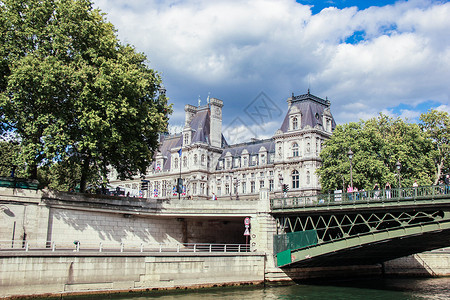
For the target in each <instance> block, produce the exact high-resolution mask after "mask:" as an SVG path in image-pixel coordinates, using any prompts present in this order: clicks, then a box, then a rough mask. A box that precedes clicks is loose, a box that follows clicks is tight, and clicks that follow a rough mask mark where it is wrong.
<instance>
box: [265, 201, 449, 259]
mask: <svg viewBox="0 0 450 300" xmlns="http://www.w3.org/2000/svg"><path fill="white" fill-rule="evenodd" d="M433 194H434V193H428V195H433ZM345 196H346V195H344V197H345ZM272 213H273V215H274V217H275V219H276V221H277V226H278V233H279V234H278V235H276V236H275V237H274V252H275V254H276V255H277V264H278V266H285V265H296V266H324V265H328V266H330V265H357V264H374V263H381V262H383V261H387V260H390V259H394V258H397V257H403V256H406V255H410V254H414V253H419V252H423V251H428V250H433V249H438V248H443V247H448V246H450V195H448V194H439V195H438V198H437V199H436V197H428V198H426V197H422V198H420V199H418V198H405V199H392V197H391V198H389V199H376V201H372V202H370V203H369V202H359V203H358V202H355V201H353V203H350V202H346V203H339V204H337V205H333V206H331V205H326V207H320V206H317V205H314V206H313V207H311V206H310V207H306V206H304V207H299V206H298V205H297V206H296V207H294V208H292V207H291V208H288V209H283V210H278V211H276V210H273V212H272Z"/></svg>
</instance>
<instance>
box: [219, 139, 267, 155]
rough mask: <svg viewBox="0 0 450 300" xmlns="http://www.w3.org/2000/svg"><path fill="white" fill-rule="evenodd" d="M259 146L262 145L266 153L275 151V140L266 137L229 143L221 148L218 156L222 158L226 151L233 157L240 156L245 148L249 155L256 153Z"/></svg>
mask: <svg viewBox="0 0 450 300" xmlns="http://www.w3.org/2000/svg"><path fill="white" fill-rule="evenodd" d="M261 147H264V148H265V149H266V150H267V152H268V153H271V152H275V141H274V140H273V139H266V140H257V141H252V142H247V143H241V144H235V145H229V146H227V147H225V148H224V149H223V152H222V156H221V157H220V158H224V157H225V155H227V153H230V154H231V155H232V156H233V157H240V156H241V153H242V151H244V150H247V151H248V154H249V155H256V154H258V153H259V150H260V149H261Z"/></svg>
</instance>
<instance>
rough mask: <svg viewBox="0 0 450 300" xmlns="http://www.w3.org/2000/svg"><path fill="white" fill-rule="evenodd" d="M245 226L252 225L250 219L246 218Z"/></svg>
mask: <svg viewBox="0 0 450 300" xmlns="http://www.w3.org/2000/svg"><path fill="white" fill-rule="evenodd" d="M244 225H250V218H249V217H246V218H245V219H244Z"/></svg>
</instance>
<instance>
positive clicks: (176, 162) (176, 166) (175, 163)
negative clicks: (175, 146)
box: [173, 158, 178, 168]
mask: <svg viewBox="0 0 450 300" xmlns="http://www.w3.org/2000/svg"><path fill="white" fill-rule="evenodd" d="M173 165H174V168H178V158H175V161H174V163H173Z"/></svg>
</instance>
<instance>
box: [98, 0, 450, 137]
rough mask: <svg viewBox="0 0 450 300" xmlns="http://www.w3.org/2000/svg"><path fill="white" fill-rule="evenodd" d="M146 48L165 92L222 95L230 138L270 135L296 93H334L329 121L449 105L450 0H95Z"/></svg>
mask: <svg viewBox="0 0 450 300" xmlns="http://www.w3.org/2000/svg"><path fill="white" fill-rule="evenodd" d="M94 3H95V5H94V6H95V7H96V8H99V9H100V10H101V11H102V12H104V13H106V18H107V20H108V21H110V22H111V23H112V24H114V26H115V28H116V30H117V35H118V37H119V39H120V41H121V42H122V43H124V44H131V45H134V46H135V48H136V50H137V51H139V52H143V53H145V54H146V55H147V57H148V60H149V63H148V64H149V66H150V67H151V68H152V69H154V70H157V71H158V72H159V74H160V75H161V77H162V80H163V83H164V86H165V88H166V90H167V96H168V97H169V99H170V100H169V101H170V103H173V108H174V113H173V114H172V116H171V118H170V126H171V131H172V132H175V131H179V130H180V128H182V126H183V125H184V106H185V104H191V105H198V104H199V103H200V105H205V104H206V103H207V98H208V97H214V98H218V99H221V100H223V102H224V107H223V131H224V135H225V137H226V138H227V139H228V141H229V143H236V142H241V141H246V140H247V141H248V140H250V138H268V137H271V136H273V134H274V133H275V131H276V130H277V129H278V128H279V127H280V126H281V123H282V120H283V118H284V115H285V113H286V112H287V108H288V107H287V103H286V100H287V98H288V97H290V96H291V95H292V93H294V94H295V95H301V94H305V93H307V92H308V89H309V90H310V92H311V94H313V95H316V96H318V97H320V98H323V99H328V100H330V102H331V112H332V114H333V116H334V118H335V120H336V122H337V124H343V123H348V122H358V121H359V120H367V119H369V118H372V117H375V116H377V115H378V114H379V113H380V112H382V113H384V114H387V115H390V116H392V117H400V118H403V119H406V120H408V121H409V122H418V120H419V116H420V114H421V113H424V112H426V111H428V110H429V109H438V110H444V111H447V112H450V3H449V1H430V0H412V1H389V0H383V1H356V0H355V1H353V0H337V1H333V0H329V1H313V0H304V1H294V0H240V1H238V0H214V1H211V0H185V1H183V0H171V1H164V0H129V1H123V0H94Z"/></svg>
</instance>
